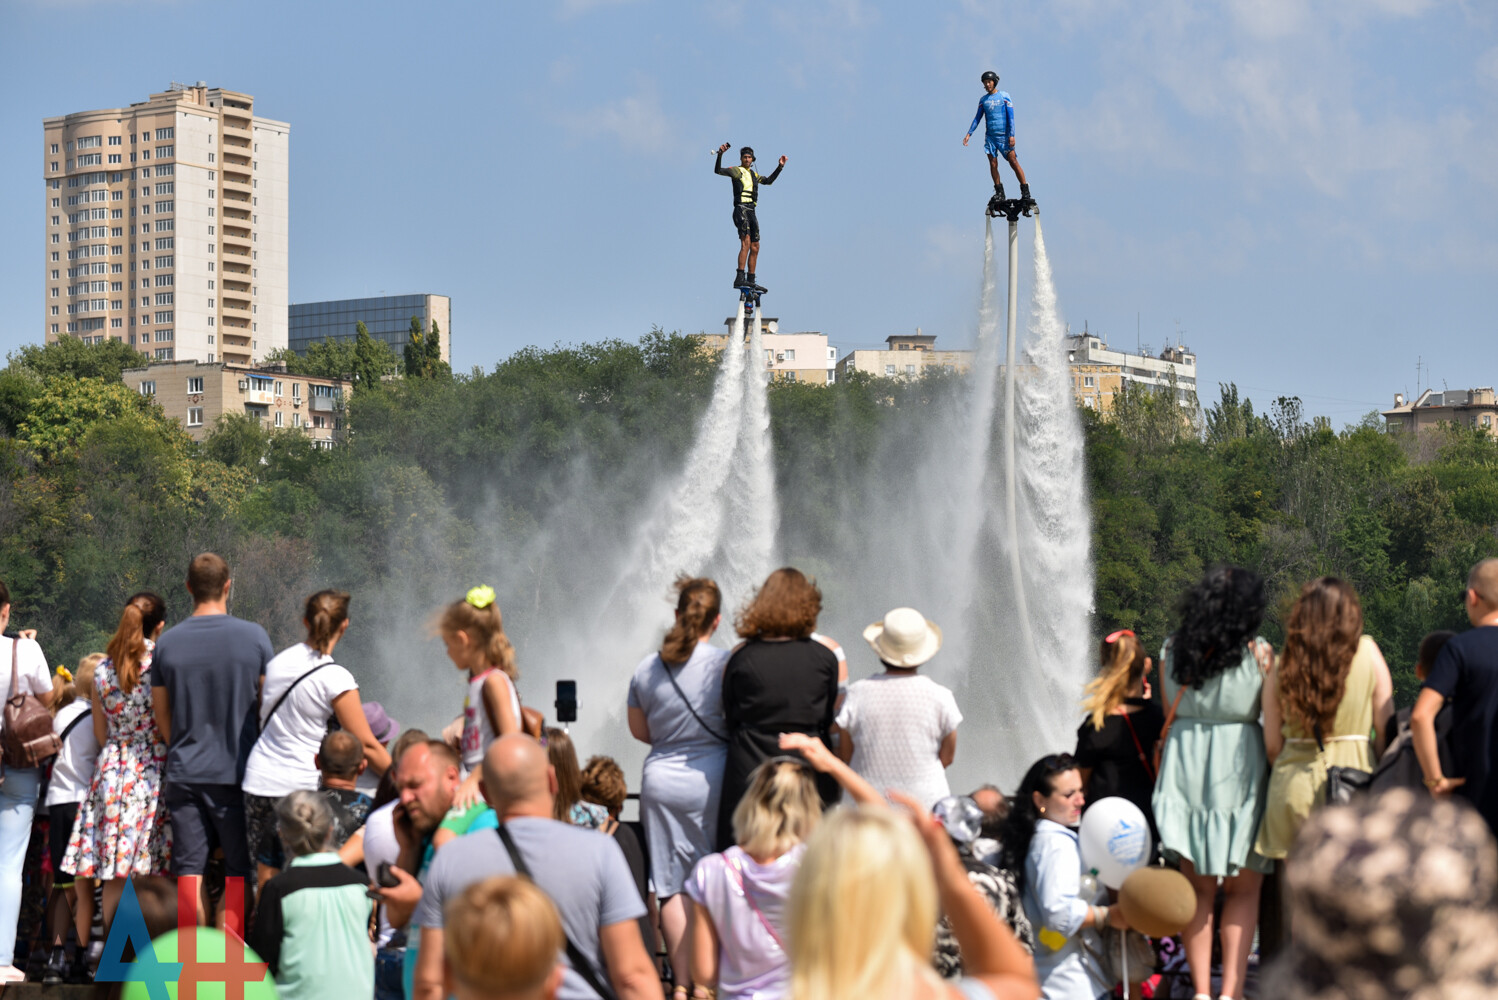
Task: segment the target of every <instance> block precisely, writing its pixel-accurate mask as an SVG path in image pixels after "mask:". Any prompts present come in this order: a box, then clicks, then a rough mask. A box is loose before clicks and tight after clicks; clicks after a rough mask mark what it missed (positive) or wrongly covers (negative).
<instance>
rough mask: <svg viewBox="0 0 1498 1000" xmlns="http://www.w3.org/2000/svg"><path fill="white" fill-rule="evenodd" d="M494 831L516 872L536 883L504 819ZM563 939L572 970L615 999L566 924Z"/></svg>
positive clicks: (605, 999)
mask: <svg viewBox="0 0 1498 1000" xmlns="http://www.w3.org/2000/svg"><path fill="white" fill-rule="evenodd" d="M494 832H495V833H497V834H499V841H500V843H502V844H504V845H505V851H506V852H507V853H508V854H509V855H510V864H512V865H514V866H515V871H516V873H517V874H519V875H520V876H521V877H522V878H524V879H525V880H526V881H527V882H530V883H531V884H532V885H534V884H535V882H536V879H535V876H533V875H532V874H531V869H530V865H528V864H526V863H525V855H523V854H521V853H520V848H519V847H516V846H515V838H514V837H511V836H510V831H509V830H507V829H505V824H504V822H503V821H501V822H500V824H499V826H498V827H497V828H495V831H494ZM562 941H563V942H564V943H565V945H566V949H565V950H566V952H567V961H568V962H569V963H571V965H572V971H573V972H576V973H577V974H578V975H579V976H582V977H583V981H584V982H585V983H587V984H588V987H589V988H590V989H592V991H593V992H594V993H597V994H598V995H599V996H600V997H602V998H603V1000H614V991H613V990H611V989H609V988H608V987H607V986H604V985H603V983H602V982H601V981H600V980H599V978H598V973H597V972H595V971H594V970H593V963H592V962H590V961H588V956H586V955H584V954H583V953H582V951H581V949H579V948H578V946H577V945H575V944H573V943H572V936H571V935H570V934H568V933H567V928H566V927H565V926H564V927H563V928H562Z"/></svg>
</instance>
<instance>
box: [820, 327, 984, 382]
mask: <svg viewBox="0 0 1498 1000" xmlns="http://www.w3.org/2000/svg"><path fill="white" fill-rule="evenodd" d="M884 342H885V344H886V347H885V349H884V350H856V351H852V352H850V353H849V354H848V355H847V356H845V357H844V358H843V359H842V360H841V361H839V362H838V363H837V370H838V372H839V373H840V374H841V375H843V376H844V377H846V376H847V374H848V373H849V372H854V371H860V372H865V373H867V374H869V375H880V376H884V377H886V378H920V377H921V376H922V375H923V374H925V373H926V372H927V371H932V370H940V371H945V372H968V371H972V368H973V352H972V351H939V350H937V349H936V335H935V334H931V333H922V332H921V328H920V327H916V330H915V333H909V334H894V335H893V336H889V337H886V338H884Z"/></svg>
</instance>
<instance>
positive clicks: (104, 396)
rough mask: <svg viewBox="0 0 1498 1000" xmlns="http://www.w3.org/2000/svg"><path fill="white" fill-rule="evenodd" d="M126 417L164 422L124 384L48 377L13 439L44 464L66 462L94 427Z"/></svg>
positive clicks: (145, 400)
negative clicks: (133, 415)
mask: <svg viewBox="0 0 1498 1000" xmlns="http://www.w3.org/2000/svg"><path fill="white" fill-rule="evenodd" d="M128 413H149V414H152V415H153V416H154V417H155V418H156V419H159V420H162V421H165V418H164V417H163V416H162V415H161V408H160V407H158V406H157V405H156V403H155V402H154V401H153V400H152V399H151V398H150V397H148V396H142V395H141V394H140V393H138V392H136V391H135V390H133V389H131V388H129V387H128V386H126V385H125V384H124V383H123V382H119V381H105V380H104V379H99V378H75V377H74V376H72V375H51V376H48V377H46V378H44V379H42V381H41V387H40V391H39V392H37V394H36V395H35V396H33V397H32V398H31V400H30V403H29V406H28V408H27V410H26V415H25V416H24V417H23V418H22V420H21V422H20V426H19V427H18V428H17V435H16V436H17V439H18V440H19V441H20V443H21V444H22V445H24V446H25V447H26V448H27V449H29V450H30V451H31V452H32V453H33V454H34V455H36V456H37V457H38V458H40V459H42V460H44V461H53V460H58V459H66V458H70V457H73V456H74V455H76V453H77V447H78V442H79V441H80V440H81V439H82V438H83V436H84V435H85V434H86V433H88V431H89V429H90V428H91V427H93V426H94V424H96V423H99V422H100V421H105V420H118V419H119V418H120V417H122V416H124V415H125V414H128ZM174 426H175V425H174Z"/></svg>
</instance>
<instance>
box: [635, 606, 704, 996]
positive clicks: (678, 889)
mask: <svg viewBox="0 0 1498 1000" xmlns="http://www.w3.org/2000/svg"><path fill="white" fill-rule="evenodd" d="M676 589H677V594H678V597H677V602H676V624H675V625H673V626H672V627H671V631H669V632H667V633H666V639H665V641H664V642H663V643H662V644H661V649H660V652H659V653H653V654H651V655H650V656H647V657H646V658H645V659H643V660H641V661H640V664H639V666H637V667H635V673H634V677H633V679H631V681H630V683H629V731H630V732H631V733H632V734H633V735H634V737H635V739H637V740H641V741H642V742H645V743H649V744H650V754H649V756H647V757H646V758H645V771H644V776H643V779H642V780H641V783H640V818H641V819H642V820H643V821H644V824H645V841H646V847H647V849H648V851H649V853H650V872H651V877H652V878H653V879H654V880H655V894H656V898H657V899H659V900H660V903H661V930H662V932H663V933H664V934H665V937H666V951H667V954H668V955H669V956H670V959H671V971H672V973H673V974H674V976H675V982H676V983H677V985H678V986H679V987H681V988H680V989H679V990H678V993H681V994H684V993H685V992H686V990H685V986H686V984H687V983H689V982H691V979H690V972H689V965H688V956H687V919H688V912H689V911H688V909H687V907H688V906H689V905H690V904H689V901H688V899H687V897H686V895H685V894H684V893H683V892H682V887H683V886H684V885H685V884H686V881H687V878H688V877H689V876H690V875H691V873H692V868H693V866H694V865H696V864H697V862H698V861H699V860H701V859H702V858H704V857H706V856H707V855H709V854H711V853H713V840H714V837H715V836H716V834H717V825H718V824H717V820H718V797H719V795H720V794H721V792H722V785H723V764H724V761H725V759H726V758H727V755H728V745H727V742H726V739H725V735H724V733H725V728H726V726H725V723H724V721H723V667H724V665H725V664H726V663H727V662H728V650H726V649H719V648H717V647H716V646H712V645H709V644H708V639H709V638H711V637H712V634H713V632H714V631H716V630H717V628H718V623H719V622H720V621H721V620H722V613H721V612H722V605H723V595H722V593H721V592H720V591H719V590H718V585H717V584H716V583H714V582H713V581H712V580H708V579H704V578H687V577H683V578H681V579H678V580H677V581H676Z"/></svg>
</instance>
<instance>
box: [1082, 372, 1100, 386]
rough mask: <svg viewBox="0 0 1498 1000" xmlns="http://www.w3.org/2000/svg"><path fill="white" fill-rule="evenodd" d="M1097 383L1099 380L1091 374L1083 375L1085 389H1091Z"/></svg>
mask: <svg viewBox="0 0 1498 1000" xmlns="http://www.w3.org/2000/svg"><path fill="white" fill-rule="evenodd" d="M1096 383H1097V380H1096V379H1094V378H1093V377H1092V376H1091V375H1083V376H1082V387H1083V388H1084V389H1091V388H1092V387H1093V386H1094V385H1096Z"/></svg>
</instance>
